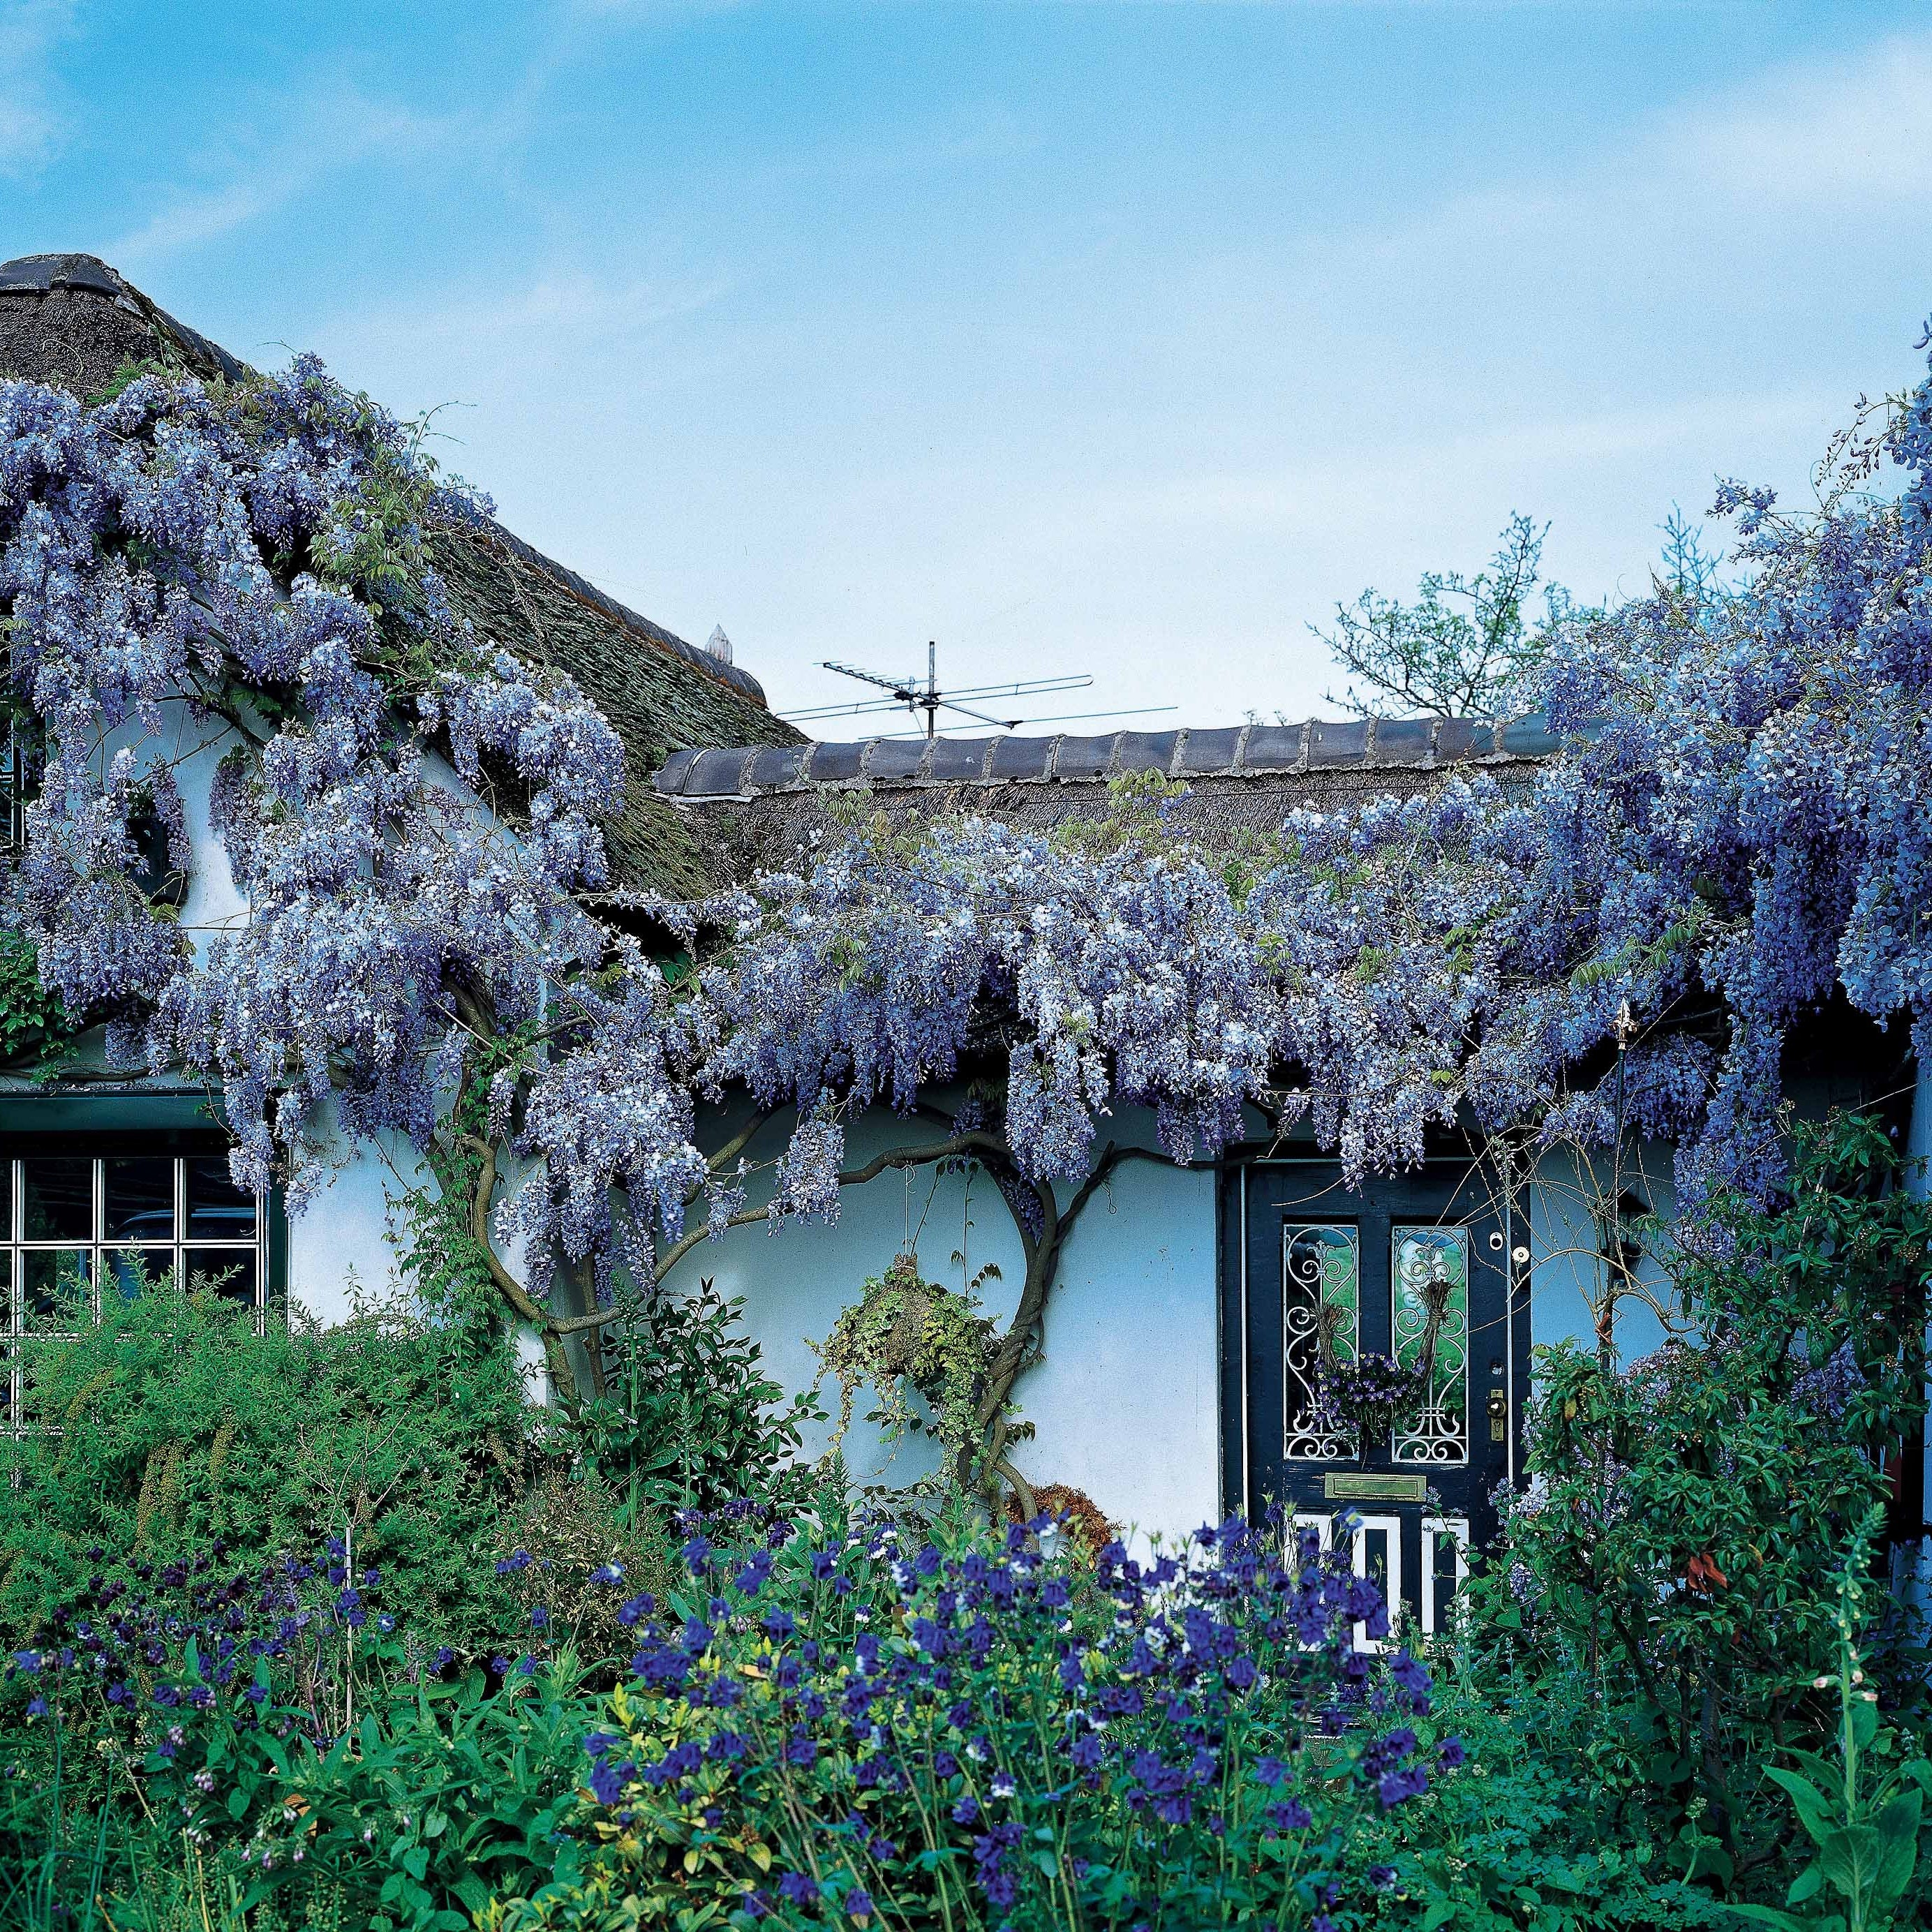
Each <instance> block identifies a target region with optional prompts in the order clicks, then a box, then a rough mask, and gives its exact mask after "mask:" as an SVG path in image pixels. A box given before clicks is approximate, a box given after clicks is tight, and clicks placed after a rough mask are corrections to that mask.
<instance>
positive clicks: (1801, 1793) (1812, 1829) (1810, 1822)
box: [1765, 1768, 1843, 1845]
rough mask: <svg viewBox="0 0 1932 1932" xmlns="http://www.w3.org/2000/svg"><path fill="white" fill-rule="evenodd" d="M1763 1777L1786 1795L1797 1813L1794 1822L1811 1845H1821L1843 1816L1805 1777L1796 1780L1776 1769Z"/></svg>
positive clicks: (1790, 1774)
mask: <svg viewBox="0 0 1932 1932" xmlns="http://www.w3.org/2000/svg"><path fill="white" fill-rule="evenodd" d="M1765 1775H1766V1777H1767V1778H1769V1779H1770V1780H1771V1781H1772V1783H1773V1784H1775V1785H1778V1787H1781V1789H1782V1790H1784V1791H1785V1792H1786V1793H1787V1794H1788V1795H1789V1796H1790V1799H1791V1802H1792V1805H1793V1807H1794V1808H1795V1809H1796V1811H1797V1813H1798V1822H1799V1823H1800V1824H1801V1825H1802V1826H1804V1827H1805V1830H1806V1831H1807V1832H1809V1833H1810V1834H1811V1841H1812V1843H1814V1844H1819V1845H1822V1844H1823V1843H1824V1842H1825V1837H1826V1833H1827V1832H1833V1831H1835V1830H1836V1829H1838V1826H1839V1825H1840V1823H1841V1822H1842V1815H1843V1814H1841V1811H1840V1810H1839V1808H1838V1806H1836V1805H1834V1804H1833V1803H1832V1802H1831V1800H1830V1799H1828V1798H1827V1797H1826V1796H1825V1794H1824V1793H1823V1792H1822V1791H1820V1790H1819V1789H1818V1787H1817V1786H1816V1785H1815V1784H1813V1783H1812V1782H1811V1780H1810V1779H1809V1778H1801V1777H1799V1775H1798V1774H1797V1772H1795V1771H1784V1770H1780V1769H1776V1768H1774V1769H1772V1770H1770V1771H1768V1772H1766V1774H1765Z"/></svg>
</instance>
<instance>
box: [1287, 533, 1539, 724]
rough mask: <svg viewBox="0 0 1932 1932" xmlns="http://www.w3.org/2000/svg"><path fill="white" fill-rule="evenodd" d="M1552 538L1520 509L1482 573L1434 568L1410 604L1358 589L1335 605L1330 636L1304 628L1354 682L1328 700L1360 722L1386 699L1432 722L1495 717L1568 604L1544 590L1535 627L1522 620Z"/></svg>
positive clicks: (1315, 628)
mask: <svg viewBox="0 0 1932 1932" xmlns="http://www.w3.org/2000/svg"><path fill="white" fill-rule="evenodd" d="M1549 532H1550V526H1549V525H1548V524H1547V523H1545V524H1544V526H1543V527H1542V528H1541V529H1538V527H1537V526H1536V525H1535V523H1534V522H1532V520H1531V519H1530V518H1529V517H1526V516H1524V515H1523V514H1521V513H1520V512H1519V513H1517V514H1515V515H1513V516H1512V517H1511V518H1510V520H1509V521H1508V523H1506V524H1505V525H1504V526H1503V532H1502V536H1501V538H1499V540H1498V541H1497V544H1496V554H1495V556H1493V557H1492V558H1491V559H1490V564H1489V568H1487V570H1479V571H1478V572H1477V573H1476V574H1475V576H1474V577H1465V576H1464V575H1463V573H1462V572H1461V571H1459V570H1452V571H1448V572H1447V573H1444V572H1442V571H1433V570H1432V571H1428V572H1427V573H1426V574H1425V575H1424V577H1423V579H1422V581H1421V584H1420V585H1419V586H1418V589H1417V593H1416V598H1415V602H1414V603H1412V604H1403V603H1399V602H1398V601H1397V600H1396V599H1395V598H1393V597H1384V596H1382V595H1379V594H1378V593H1377V592H1376V591H1374V590H1373V589H1370V590H1364V592H1362V594H1361V595H1360V596H1359V597H1358V598H1356V599H1355V602H1354V603H1352V604H1337V605H1336V607H1335V628H1334V630H1333V631H1324V630H1322V629H1321V628H1319V626H1317V625H1313V624H1311V625H1310V626H1309V627H1308V628H1310V630H1311V631H1313V632H1314V633H1315V634H1316V637H1319V638H1320V639H1321V640H1322V643H1325V644H1326V645H1327V646H1328V648H1329V649H1330V650H1331V652H1334V656H1335V660H1336V661H1337V664H1340V666H1341V667H1342V669H1343V671H1344V672H1345V673H1346V674H1347V676H1348V677H1349V680H1350V682H1349V685H1347V687H1346V689H1345V690H1344V691H1343V694H1342V695H1341V696H1340V697H1337V695H1336V694H1334V692H1333V691H1331V692H1329V693H1328V703H1331V704H1340V705H1342V706H1344V707H1345V708H1346V709H1349V710H1350V711H1352V712H1355V714H1356V715H1358V717H1364V718H1366V717H1369V716H1370V715H1373V713H1374V712H1376V709H1377V708H1378V707H1379V706H1386V705H1387V704H1388V703H1389V702H1390V700H1394V703H1396V704H1397V705H1398V706H1400V707H1401V709H1403V711H1404V712H1426V713H1427V714H1428V715H1430V716H1432V717H1436V718H1469V717H1476V718H1489V717H1493V716H1495V715H1497V713H1498V712H1499V711H1500V710H1501V709H1502V708H1503V706H1505V703H1507V701H1508V698H1509V697H1510V694H1511V692H1512V691H1514V689H1515V688H1517V685H1520V683H1521V682H1522V681H1523V678H1524V677H1525V676H1526V675H1527V674H1528V673H1529V672H1530V671H1531V670H1533V669H1534V668H1535V666H1536V665H1538V664H1540V663H1541V661H1542V660H1543V658H1544V654H1545V651H1546V649H1547V639H1548V636H1549V632H1550V628H1551V627H1552V626H1553V625H1554V624H1555V623H1556V622H1557V621H1558V619H1559V618H1560V617H1562V616H1564V615H1565V614H1567V613H1568V610H1569V607H1570V600H1569V597H1568V593H1567V592H1565V591H1564V590H1562V589H1560V588H1559V586H1556V585H1555V584H1550V585H1548V586H1545V588H1544V621H1543V622H1542V623H1541V625H1534V626H1532V624H1531V623H1530V622H1529V619H1528V616H1527V614H1526V609H1527V606H1528V604H1529V596H1530V593H1531V592H1532V591H1533V590H1534V589H1535V588H1536V586H1537V584H1538V581H1539V579H1540V576H1541V570H1542V565H1543V540H1544V538H1545V537H1546V536H1547V535H1548V534H1549ZM1364 693H1366V695H1364Z"/></svg>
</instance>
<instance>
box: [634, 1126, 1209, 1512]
mask: <svg viewBox="0 0 1932 1932" xmlns="http://www.w3.org/2000/svg"><path fill="white" fill-rule="evenodd" d="M1149 1125H1150V1123H1149V1122H1148V1121H1147V1120H1146V1118H1145V1117H1143V1116H1140V1115H1130V1116H1127V1117H1124V1118H1121V1119H1118V1120H1115V1121H1112V1122H1107V1123H1103V1133H1102V1136H1101V1144H1103V1145H1104V1142H1105V1141H1106V1139H1108V1138H1109V1137H1111V1138H1112V1139H1115V1140H1117V1141H1119V1142H1121V1143H1122V1144H1124V1145H1127V1144H1131V1145H1148V1146H1151V1145H1152V1144H1153V1143H1152V1140H1151V1136H1150V1135H1149V1134H1148V1127H1149ZM945 1136H946V1130H945V1128H944V1126H943V1125H941V1124H938V1123H931V1124H929V1123H927V1122H926V1121H922V1120H915V1121H899V1120H897V1119H895V1118H893V1117H892V1115H889V1114H888V1113H886V1112H883V1111H880V1112H874V1113H872V1114H871V1115H867V1116H866V1117H865V1118H864V1119H863V1120H862V1121H859V1122H858V1123H857V1124H856V1125H855V1126H854V1127H853V1128H852V1129H851V1130H850V1131H849V1133H848V1137H847V1166H848V1167H849V1166H857V1165H859V1164H860V1163H863V1162H864V1161H865V1160H869V1159H870V1158H871V1157H872V1156H873V1155H874V1154H876V1153H877V1152H879V1151H881V1150H883V1149H884V1148H888V1147H893V1146H902V1145H908V1144H913V1143H919V1142H929V1141H932V1140H939V1139H944V1138H945ZM781 1145H782V1136H781V1135H780V1134H778V1133H776V1132H773V1131H771V1130H767V1133H766V1136H763V1137H761V1139H760V1141H759V1142H757V1143H756V1144H755V1145H754V1147H753V1148H752V1150H751V1154H752V1157H753V1158H754V1160H760V1159H762V1160H769V1159H770V1158H771V1157H772V1156H774V1155H775V1154H776V1153H777V1152H778V1151H779V1149H780V1148H781ZM1060 1193H1061V1199H1062V1201H1063V1202H1064V1201H1065V1200H1066V1199H1067V1196H1068V1195H1069V1193H1070V1190H1069V1189H1067V1188H1066V1187H1062V1188H1061V1190H1060ZM758 1198H760V1197H758V1196H754V1201H755V1200H756V1199H758ZM968 1211H969V1209H968V1179H967V1178H966V1177H964V1176H962V1175H944V1176H941V1175H938V1174H937V1173H936V1172H935V1170H934V1169H932V1168H929V1167H928V1168H922V1169H913V1170H909V1171H908V1172H904V1173H887V1174H885V1175H881V1176H880V1177H879V1178H877V1180H875V1181H871V1182H869V1183H868V1184H866V1185H865V1186H864V1187H855V1188H847V1190H845V1192H844V1197H843V1199H842V1201H841V1206H840V1212H839V1217H838V1220H837V1221H836V1222H835V1223H831V1224H829V1225H828V1226H787V1227H785V1228H784V1229H783V1230H782V1232H779V1233H778V1234H775V1235H774V1234H770V1233H768V1232H766V1228H765V1226H763V1224H760V1225H758V1226H751V1227H746V1228H740V1229H733V1230H732V1231H731V1232H730V1233H729V1234H727V1235H724V1236H723V1237H721V1238H720V1239H718V1240H717V1241H705V1242H702V1243H700V1244H699V1245H698V1247H697V1248H695V1249H694V1250H692V1252H691V1254H690V1255H689V1256H688V1257H687V1258H686V1259H685V1260H684V1261H683V1262H681V1263H680V1264H679V1266H678V1268H676V1271H674V1272H673V1274H672V1275H671V1277H670V1279H669V1282H668V1283H667V1285H668V1286H671V1287H673V1288H677V1289H685V1290H687V1291H688V1290H690V1289H694V1288H695V1287H696V1286H697V1283H698V1282H699V1281H700V1280H701V1279H703V1278H705V1277H709V1278H711V1279H712V1280H713V1281H714V1282H715V1284H716V1286H717V1288H718V1292H720V1293H721V1294H722V1295H724V1296H725V1297H726V1298H727V1299H735V1298H739V1297H742V1298H743V1299H744V1302H745V1324H746V1326H747V1328H748V1330H749V1332H750V1333H751V1335H752V1336H753V1337H754V1338H755V1339H756V1340H757V1341H758V1343H760V1346H761V1347H762V1349H763V1352H764V1361H765V1364H766V1367H767V1368H768V1369H769V1370H770V1371H771V1373H772V1378H773V1379H774V1380H775V1381H777V1382H780V1383H781V1384H783V1385H784V1387H785V1388H787V1390H796V1389H802V1388H809V1387H810V1386H811V1384H812V1382H813V1381H814V1379H815V1378H816V1377H817V1374H818V1368H819V1364H818V1361H817V1357H816V1356H815V1355H814V1354H813V1352H812V1351H811V1348H810V1347H809V1346H808V1338H809V1340H818V1341H822V1340H823V1339H824V1338H825V1337H826V1334H828V1333H829V1331H830V1329H831V1328H832V1324H833V1323H834V1322H835V1321H836V1319H838V1314H839V1312H840V1310H842V1309H844V1308H845V1307H847V1306H849V1305H850V1304H851V1303H853V1301H856V1300H857V1299H858V1298H859V1292H860V1289H861V1287H862V1284H863V1283H864V1282H865V1280H866V1279H867V1278H868V1277H871V1276H876V1275H879V1274H883V1272H884V1271H885V1270H886V1268H887V1267H888V1266H889V1265H890V1264H891V1262H892V1258H893V1256H895V1255H896V1254H897V1253H898V1252H899V1250H900V1249H901V1247H902V1246H904V1244H905V1241H906V1239H907V1235H908V1233H914V1234H916V1238H917V1247H918V1253H919V1262H920V1267H921V1271H922V1273H923V1274H924V1275H925V1276H926V1278H927V1279H928V1280H934V1281H938V1282H939V1283H941V1284H942V1285H944V1286H947V1287H950V1288H954V1289H957V1288H958V1287H959V1286H961V1272H960V1269H959V1265H957V1264H956V1263H955V1262H953V1261H952V1260H951V1259H950V1258H951V1257H952V1256H953V1254H954V1253H956V1252H958V1251H959V1250H960V1249H961V1247H962V1235H964V1236H965V1244H964V1245H965V1252H966V1254H967V1256H968V1268H969V1269H971V1270H972V1271H977V1270H978V1269H979V1268H980V1266H981V1265H983V1263H985V1262H987V1261H992V1262H995V1264H996V1265H998V1268H1000V1270H1001V1277H1002V1278H1001V1280H998V1281H997V1282H992V1283H988V1284H987V1285H986V1288H985V1289H983V1291H982V1292H983V1298H984V1301H985V1306H986V1312H987V1313H988V1314H989V1315H990V1316H993V1317H994V1318H995V1320H997V1321H998V1322H999V1323H1000V1324H1001V1326H1002V1327H1003V1328H1004V1325H1006V1323H1007V1322H1008V1321H1009V1320H1010V1319H1011V1317H1012V1315H1013V1308H1014V1306H1015V1304H1016V1301H1017V1299H1018V1297H1019V1290H1020V1287H1021V1283H1022V1276H1023V1274H1024V1262H1023V1260H1022V1255H1021V1250H1020V1244H1019V1236H1018V1234H1017V1232H1016V1230H1015V1229H1014V1227H1013V1220H1012V1217H1011V1216H1010V1214H1009V1212H1008V1211H1007V1207H1006V1205H1005V1203H1004V1201H1002V1199H1001V1197H1000V1195H999V1193H998V1190H997V1189H996V1188H995V1187H994V1186H993V1184H992V1182H991V1181H989V1180H988V1179H987V1178H986V1176H985V1175H977V1176H975V1177H974V1178H972V1180H971V1204H970V1214H971V1227H970V1228H968V1227H967V1226H965V1222H966V1220H967V1217H968ZM1215 1293H1216V1289H1215V1256H1214V1169H1213V1168H1212V1167H1211V1166H1205V1167H1199V1168H1195V1169H1187V1170H1178V1169H1169V1168H1167V1167H1165V1166H1155V1165H1154V1164H1153V1163H1148V1162H1144V1161H1130V1162H1128V1163H1126V1164H1124V1166H1122V1167H1121V1169H1119V1170H1118V1172H1116V1174H1115V1177H1114V1179H1113V1181H1112V1185H1111V1186H1110V1187H1109V1188H1108V1189H1106V1190H1103V1192H1101V1193H1100V1194H1098V1195H1097V1196H1096V1197H1095V1198H1094V1199H1093V1200H1092V1201H1091V1202H1089V1204H1088V1206H1087V1208H1086V1209H1085V1211H1084V1212H1083V1213H1082V1216H1081V1218H1080V1220H1079V1222H1078V1223H1076V1226H1075V1228H1074V1230H1073V1233H1072V1235H1070V1238H1068V1241H1067V1245H1066V1247H1065V1249H1064V1252H1063V1253H1062V1256H1061V1264H1060V1271H1059V1275H1058V1280H1057V1281H1056V1283H1055V1286H1054V1289H1053V1291H1052V1295H1051V1297H1050V1298H1049V1301H1048V1304H1047V1311H1046V1337H1045V1354H1044V1356H1043V1359H1042V1360H1041V1361H1040V1362H1039V1363H1038V1364H1037V1365H1035V1366H1034V1367H1031V1368H1030V1369H1028V1370H1027V1371H1026V1372H1025V1373H1024V1374H1023V1375H1022V1376H1021V1378H1020V1380H1019V1384H1018V1386H1017V1388H1016V1397H1017V1399H1018V1402H1019V1410H1020V1413H1021V1414H1022V1416H1024V1417H1025V1418H1028V1419H1030V1420H1031V1421H1034V1423H1035V1424H1037V1427H1038V1430H1039V1434H1038V1437H1037V1439H1036V1440H1035V1441H1034V1442H1026V1443H1022V1444H1021V1445H1019V1447H1018V1448H1017V1449H1016V1451H1015V1452H1014V1457H1013V1460H1014V1463H1015V1465H1016V1467H1017V1468H1018V1469H1019V1470H1020V1471H1021V1472H1022V1475H1025V1476H1026V1477H1027V1478H1028V1481H1031V1482H1034V1483H1052V1482H1058V1483H1067V1484H1071V1485H1072V1486H1073V1487H1075V1488H1076V1489H1079V1490H1084V1491H1085V1492H1086V1493H1087V1494H1088V1496H1091V1497H1092V1498H1093V1499H1094V1502H1097V1504H1099V1505H1100V1508H1102V1509H1103V1511H1106V1514H1108V1515H1109V1517H1112V1518H1113V1519H1114V1520H1115V1521H1116V1522H1118V1523H1122V1524H1124V1525H1128V1526H1137V1527H1139V1528H1140V1529H1143V1530H1148V1531H1154V1530H1162V1531H1177V1530H1185V1529H1192V1528H1193V1527H1194V1526H1196V1524H1198V1523H1204V1522H1207V1521H1210V1520H1212V1519H1213V1518H1214V1517H1215V1516H1216V1514H1217V1503H1218V1502H1219V1490H1220V1451H1219V1428H1218V1421H1217V1412H1216V1401H1217V1397H1216V1351H1217V1327H1216V1302H1215ZM821 1393H822V1396H823V1400H824V1403H825V1406H826V1408H827V1409H829V1410H830V1411H832V1412H833V1414H834V1415H836V1412H837V1409H838V1390H837V1385H836V1384H835V1382H832V1380H831V1379H830V1378H827V1379H826V1383H825V1385H824V1386H823V1390H822V1392H821ZM871 1406H874V1405H873V1400H872V1398H871V1393H870V1391H861V1392H860V1394H859V1399H858V1401H857V1403H856V1413H855V1419H854V1421H853V1426H852V1428H851V1430H850V1433H849V1434H848V1435H847V1439H846V1442H845V1455H846V1460H847V1463H848V1465H849V1466H850V1471H851V1473H852V1475H853V1478H854V1480H856V1481H859V1482H861V1483H872V1482H883V1483H887V1484H892V1485H893V1486H895V1487H897V1486H900V1485H903V1484H909V1483H910V1482H912V1481H915V1480H916V1479H917V1478H918V1477H919V1475H922V1474H923V1473H924V1472H926V1471H927V1470H928V1469H930V1468H931V1467H932V1463H933V1460H934V1457H933V1451H932V1446H931V1444H930V1442H929V1439H910V1440H908V1441H907V1442H904V1443H902V1444H901V1445H899V1446H898V1448H897V1449H896V1451H888V1449H887V1447H886V1445H885V1443H884V1442H883V1440H882V1439H881V1436H880V1431H879V1430H877V1428H876V1427H871V1426H869V1425H868V1424H865V1421H863V1419H862V1418H863V1417H864V1415H865V1412H866V1411H867V1409H868V1408H870V1407H871ZM828 1436H829V1426H828V1427H827V1428H826V1429H825V1430H820V1431H819V1432H817V1439H816V1440H815V1441H814V1443H813V1444H812V1445H811V1447H812V1448H813V1450H814V1452H815V1451H817V1450H818V1449H820V1448H823V1446H824V1444H825V1442H826V1439H827V1438H828Z"/></svg>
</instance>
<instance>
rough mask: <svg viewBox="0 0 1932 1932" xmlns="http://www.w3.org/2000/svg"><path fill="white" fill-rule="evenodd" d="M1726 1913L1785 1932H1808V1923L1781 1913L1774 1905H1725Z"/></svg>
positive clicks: (1786, 1913)
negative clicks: (1734, 1913) (1778, 1928)
mask: <svg viewBox="0 0 1932 1932" xmlns="http://www.w3.org/2000/svg"><path fill="white" fill-rule="evenodd" d="M1724 1909H1725V1910H1726V1911H1727V1912H1736V1913H1737V1914H1738V1915H1739V1917H1740V1918H1749V1919H1752V1920H1754V1921H1756V1922H1757V1924H1760V1925H1778V1926H1781V1927H1784V1932H1807V1924H1808V1921H1805V1920H1804V1919H1802V1918H1793V1916H1792V1915H1791V1914H1790V1912H1781V1911H1779V1910H1778V1907H1777V1906H1775V1905H1733V1904H1731V1903H1729V1902H1728V1901H1727V1903H1725V1906H1724Z"/></svg>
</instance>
